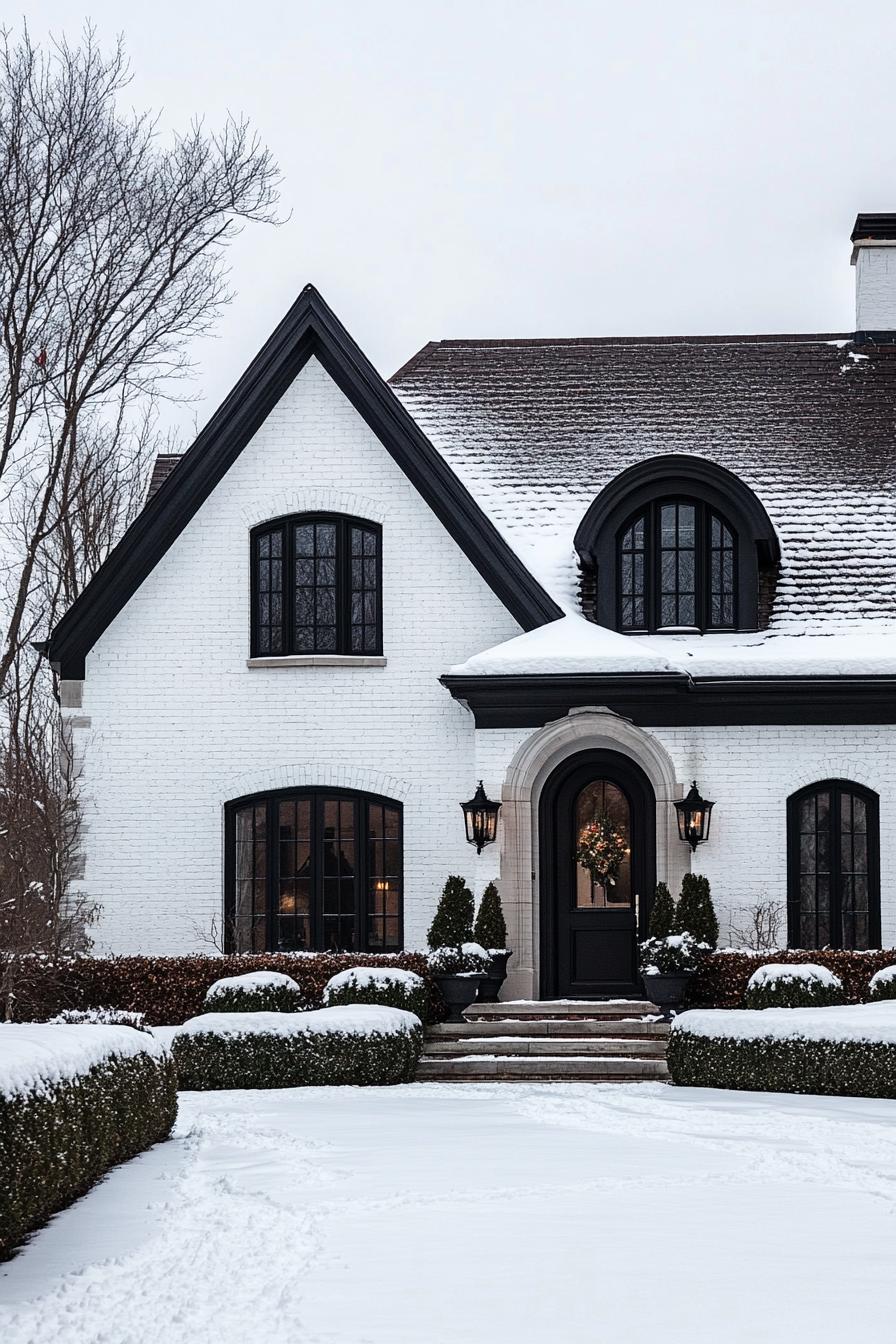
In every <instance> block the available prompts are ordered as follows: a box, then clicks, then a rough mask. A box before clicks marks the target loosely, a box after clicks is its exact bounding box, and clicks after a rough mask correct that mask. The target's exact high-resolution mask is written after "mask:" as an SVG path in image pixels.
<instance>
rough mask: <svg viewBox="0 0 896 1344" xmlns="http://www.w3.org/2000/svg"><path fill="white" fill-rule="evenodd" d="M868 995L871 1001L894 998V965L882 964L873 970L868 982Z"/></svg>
mask: <svg viewBox="0 0 896 1344" xmlns="http://www.w3.org/2000/svg"><path fill="white" fill-rule="evenodd" d="M868 997H869V999H870V1000H871V1002H872V1003H878V1002H879V1001H880V1000H881V999H896V966H884V967H882V968H881V969H880V970H879V971H875V972H874V975H872V977H871V979H870V980H869V982H868Z"/></svg>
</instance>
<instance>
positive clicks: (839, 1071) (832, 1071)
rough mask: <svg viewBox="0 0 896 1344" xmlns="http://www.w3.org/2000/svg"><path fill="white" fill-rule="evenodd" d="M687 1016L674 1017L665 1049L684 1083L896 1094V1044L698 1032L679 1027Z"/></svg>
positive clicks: (675, 1075)
mask: <svg viewBox="0 0 896 1344" xmlns="http://www.w3.org/2000/svg"><path fill="white" fill-rule="evenodd" d="M683 1021H686V1018H680V1017H679V1018H677V1019H676V1022H675V1024H674V1025H673V1028H672V1034H671V1035H670V1037H669V1047H668V1053H667V1061H668V1065H669V1073H670V1074H671V1077H672V1081H673V1082H674V1083H677V1084H678V1085H679V1086H680V1087H730V1088H735V1089H736V1090H738V1091H744V1090H745V1091H749V1092H812V1093H816V1094H818V1095H825V1096H834V1097H891V1098H896V1044H890V1043H885V1042H880V1041H824V1040H811V1041H808V1040H799V1039H786V1040H776V1039H772V1038H769V1037H764V1036H763V1037H758V1038H753V1039H742V1038H738V1039H732V1038H730V1037H715V1036H697V1035H693V1034H691V1033H690V1032H688V1031H686V1030H679V1029H678V1027H679V1024H680V1023H682V1022H683Z"/></svg>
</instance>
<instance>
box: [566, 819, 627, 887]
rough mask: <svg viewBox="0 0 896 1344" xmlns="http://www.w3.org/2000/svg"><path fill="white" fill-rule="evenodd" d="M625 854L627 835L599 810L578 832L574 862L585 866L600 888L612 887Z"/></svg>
mask: <svg viewBox="0 0 896 1344" xmlns="http://www.w3.org/2000/svg"><path fill="white" fill-rule="evenodd" d="M627 854H628V837H627V836H626V834H625V831H624V830H623V829H622V827H621V826H618V825H617V824H616V823H615V822H614V821H611V819H610V817H609V816H608V815H607V813H606V812H600V813H598V815H597V816H596V817H595V818H594V820H593V821H589V822H588V825H587V826H583V827H582V829H581V831H580V832H579V843H578V845H577V846H576V863H580V864H581V865H582V867H583V868H587V870H588V872H589V873H590V874H591V878H592V881H594V882H597V883H599V884H600V886H602V887H615V885H616V877H617V875H618V873H619V869H620V868H621V867H622V865H623V863H624V862H625V858H626V855H627Z"/></svg>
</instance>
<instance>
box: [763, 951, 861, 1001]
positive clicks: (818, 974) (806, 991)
mask: <svg viewBox="0 0 896 1344" xmlns="http://www.w3.org/2000/svg"><path fill="white" fill-rule="evenodd" d="M845 1001H846V1000H845V995H844V993H843V981H842V980H841V979H840V977H839V976H836V975H835V974H834V972H833V971H829V970H828V968H827V967H826V966H817V965H815V963H814V962H810V961H807V962H803V963H801V964H798V965H794V964H792V963H790V962H770V963H769V964H768V965H767V966H760V967H759V969H758V970H756V971H754V972H753V974H752V975H751V976H750V978H749V980H748V981H747V988H746V990H745V991H744V1007H745V1008H827V1007H832V1006H834V1005H835V1004H839V1003H844V1002H845Z"/></svg>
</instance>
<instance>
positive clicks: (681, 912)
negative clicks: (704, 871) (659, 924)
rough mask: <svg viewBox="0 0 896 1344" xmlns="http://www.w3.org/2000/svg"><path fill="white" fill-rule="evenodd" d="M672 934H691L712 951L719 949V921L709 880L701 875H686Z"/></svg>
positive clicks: (682, 883)
mask: <svg viewBox="0 0 896 1344" xmlns="http://www.w3.org/2000/svg"><path fill="white" fill-rule="evenodd" d="M670 932H671V933H690V934H692V935H693V937H694V938H695V939H696V940H697V942H698V943H705V944H706V946H707V947H708V948H710V949H714V948H716V947H718V943H719V921H718V919H717V918H716V911H715V906H714V905H713V903H712V896H711V895H710V889H709V878H707V877H701V875H700V874H699V873H685V875H684V877H683V878H682V882H681V895H680V896H679V898H678V905H677V907H676V909H675V923H674V925H673V927H672V929H671V930H670Z"/></svg>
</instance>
